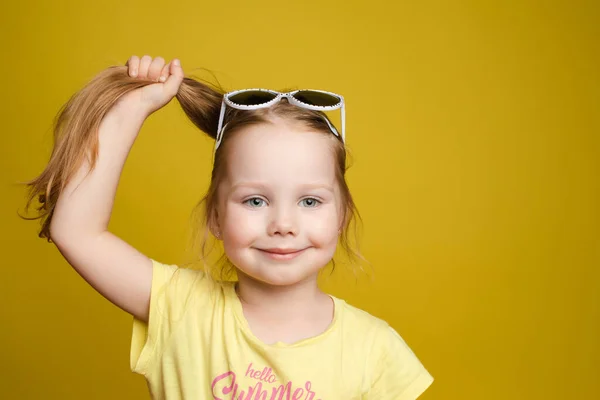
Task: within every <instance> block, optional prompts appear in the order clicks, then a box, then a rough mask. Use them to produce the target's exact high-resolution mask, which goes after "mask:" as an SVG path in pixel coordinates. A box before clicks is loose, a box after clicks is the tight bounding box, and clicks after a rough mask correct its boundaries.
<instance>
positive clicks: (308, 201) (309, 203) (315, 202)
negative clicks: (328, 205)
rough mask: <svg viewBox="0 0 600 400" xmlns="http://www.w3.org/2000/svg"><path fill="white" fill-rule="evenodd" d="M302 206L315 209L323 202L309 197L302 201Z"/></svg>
mask: <svg viewBox="0 0 600 400" xmlns="http://www.w3.org/2000/svg"><path fill="white" fill-rule="evenodd" d="M300 204H302V205H303V206H304V207H309V208H313V207H316V206H318V205H319V204H321V202H320V201H319V200H317V199H315V198H312V197H307V198H306V199H302V200H301V201H300Z"/></svg>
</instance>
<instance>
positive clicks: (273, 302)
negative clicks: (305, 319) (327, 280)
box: [236, 272, 330, 319]
mask: <svg viewBox="0 0 600 400" xmlns="http://www.w3.org/2000/svg"><path fill="white" fill-rule="evenodd" d="M236 291H237V294H238V296H239V298H240V301H241V302H242V305H243V306H244V307H245V308H251V309H253V310H255V311H259V310H260V312H261V313H263V312H264V313H268V314H269V315H271V317H273V318H276V319H279V318H290V317H294V316H298V317H301V316H302V315H306V314H307V313H311V312H314V309H315V307H318V306H319V305H321V304H323V301H324V299H325V298H328V297H329V296H327V295H326V294H325V293H323V292H322V291H321V290H320V289H319V287H318V285H317V276H316V275H315V276H313V277H310V278H308V279H306V280H304V281H301V282H298V283H295V284H293V285H287V286H274V285H269V284H267V283H264V282H261V281H258V280H256V279H254V278H252V277H250V276H248V275H245V274H244V273H242V272H238V283H237V285H236ZM327 301H330V300H329V299H327Z"/></svg>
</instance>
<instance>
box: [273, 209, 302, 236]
mask: <svg viewBox="0 0 600 400" xmlns="http://www.w3.org/2000/svg"><path fill="white" fill-rule="evenodd" d="M274 211H275V212H274V213H273V216H272V218H271V221H270V223H269V227H268V233H269V235H270V236H275V235H280V236H287V235H293V236H296V235H297V234H298V224H297V223H296V220H295V218H294V213H293V211H292V210H286V209H283V207H281V208H279V209H276V210H274Z"/></svg>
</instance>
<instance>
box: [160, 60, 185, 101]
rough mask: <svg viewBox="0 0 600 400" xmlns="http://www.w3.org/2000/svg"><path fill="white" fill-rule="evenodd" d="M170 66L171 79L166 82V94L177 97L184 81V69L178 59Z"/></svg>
mask: <svg viewBox="0 0 600 400" xmlns="http://www.w3.org/2000/svg"><path fill="white" fill-rule="evenodd" d="M169 65H170V67H169V77H168V78H167V80H166V82H165V92H167V93H168V94H169V95H171V96H175V95H176V94H177V92H178V91H179V86H180V85H181V82H182V81H183V76H184V75H183V68H181V62H180V61H179V59H177V58H175V59H174V60H173V61H172V62H170V63H169Z"/></svg>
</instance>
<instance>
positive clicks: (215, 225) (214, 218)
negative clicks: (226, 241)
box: [208, 210, 221, 240]
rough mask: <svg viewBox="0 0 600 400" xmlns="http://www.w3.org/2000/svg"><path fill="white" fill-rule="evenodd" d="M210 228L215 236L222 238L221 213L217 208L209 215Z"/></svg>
mask: <svg viewBox="0 0 600 400" xmlns="http://www.w3.org/2000/svg"><path fill="white" fill-rule="evenodd" d="M208 230H209V231H210V233H211V234H212V235H213V236H214V237H216V238H217V239H219V240H221V227H220V225H219V215H218V212H217V210H213V211H212V212H211V213H210V215H209V216H208Z"/></svg>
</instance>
